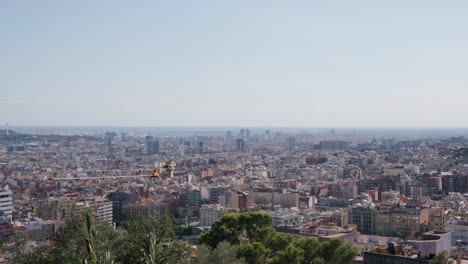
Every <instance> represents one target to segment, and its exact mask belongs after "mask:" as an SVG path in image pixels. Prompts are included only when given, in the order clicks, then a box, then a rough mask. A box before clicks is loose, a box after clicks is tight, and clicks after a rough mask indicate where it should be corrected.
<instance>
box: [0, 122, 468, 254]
mask: <svg viewBox="0 0 468 264" xmlns="http://www.w3.org/2000/svg"><path fill="white" fill-rule="evenodd" d="M70 129H73V128H70ZM311 130H312V131H314V132H309V131H307V129H303V130H297V131H295V132H290V131H294V129H289V131H288V129H283V130H279V131H282V132H278V131H275V129H265V130H260V129H249V128H240V129H237V130H228V131H225V132H221V131H220V129H217V130H214V131H209V130H207V131H190V130H188V129H185V130H184V129H181V130H180V131H177V130H175V131H174V132H173V134H172V135H171V133H172V132H170V131H166V132H163V133H159V134H158V133H157V132H156V133H153V134H149V133H148V134H142V133H141V132H140V133H141V134H137V133H133V132H130V133H129V132H121V131H108V132H105V133H94V134H83V133H82V134H80V135H75V134H72V133H69V134H65V133H62V134H26V133H20V132H16V131H14V130H11V129H6V130H2V131H0V144H1V148H0V180H1V186H2V191H1V192H0V199H1V200H0V201H1V203H0V216H1V219H2V225H1V228H0V238H1V240H2V241H4V245H10V244H11V245H14V243H15V239H17V237H21V236H23V235H26V237H27V239H28V241H29V242H30V244H29V245H30V246H31V247H32V248H35V247H40V246H41V245H44V244H48V243H50V242H51V241H52V240H53V238H54V235H55V233H56V232H57V230H59V229H60V228H61V227H63V226H64V224H65V222H66V221H67V220H69V219H70V218H71V217H77V213H76V212H84V211H86V210H89V211H90V212H91V214H92V216H93V218H94V219H95V221H96V222H97V223H101V222H107V223H109V224H111V225H113V226H114V228H119V227H120V226H122V224H123V223H124V222H125V221H129V220H132V219H137V218H153V217H156V218H158V217H162V216H171V217H172V218H173V220H174V224H175V225H176V226H179V227H182V228H184V230H185V231H184V233H180V234H178V239H180V240H181V241H185V242H186V243H188V244H190V245H192V246H193V247H194V248H196V247H197V245H199V241H200V239H201V237H202V234H203V233H206V232H207V231H208V230H209V229H210V227H211V226H212V225H213V224H214V223H215V222H216V221H217V220H219V219H221V218H222V217H223V216H225V215H227V214H230V213H246V212H263V213H265V214H267V215H269V216H271V219H272V225H273V227H274V228H275V229H276V230H277V231H278V232H281V233H285V234H290V235H291V236H293V237H302V238H309V237H315V238H317V239H318V240H319V241H327V240H330V239H336V238H338V239H339V240H341V241H342V242H343V243H344V244H347V245H349V246H351V247H354V248H356V249H357V253H358V254H357V256H356V258H355V260H354V261H355V262H354V263H383V262H379V261H383V259H396V258H398V262H397V261H396V260H392V261H394V262H392V263H426V262H427V263H429V262H428V261H429V259H430V258H433V257H434V256H436V255H438V254H440V253H442V252H443V251H445V252H447V253H448V256H450V257H452V258H458V257H461V258H465V257H468V251H466V250H465V245H467V244H468V207H467V206H468V204H467V199H468V195H467V191H468V144H467V143H468V141H467V140H465V137H464V136H440V135H438V134H440V131H439V133H433V134H436V136H433V137H430V136H427V137H424V138H418V137H415V136H414V135H412V134H411V133H410V132H411V131H409V132H408V131H407V133H406V135H405V131H404V130H402V131H401V134H400V136H394V137H382V136H381V137H372V136H370V134H372V133H373V132H372V131H367V132H366V131H365V130H364V131H359V130H352V129H342V130H340V129H329V130H327V129H321V130H320V129H315V130H313V129H311ZM382 131H383V132H385V130H384V129H383V130H382ZM386 133H387V134H388V133H390V134H391V133H392V132H391V131H390V132H386ZM427 133H428V134H430V132H427ZM447 133H449V134H450V133H453V131H452V132H451V131H448V132H447ZM462 133H463V131H462ZM160 134H163V135H164V136H161V135H160ZM381 134H385V133H381ZM413 134H414V133H413ZM7 248H8V247H6V246H4V253H3V255H2V256H3V257H2V258H1V261H2V262H6V263H9V262H8V261H11V254H9V251H8V250H7ZM390 252H392V253H390ZM424 261H426V262H424ZM386 263H388V262H386Z"/></svg>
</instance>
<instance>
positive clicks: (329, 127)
mask: <svg viewBox="0 0 468 264" xmlns="http://www.w3.org/2000/svg"><path fill="white" fill-rule="evenodd" d="M2 127H3V128H6V127H8V128H10V129H11V128H15V127H17V128H218V129H220V128H246V129H247V128H257V129H259V128H301V129H310V128H312V129H339V128H341V129H369V128H370V129H375V128H377V129H381V128H384V129H468V126H459V127H456V126H249V125H245V126H240V125H226V126H218V125H192V126H190V125H160V126H148V125H10V124H4V125H3V126H2Z"/></svg>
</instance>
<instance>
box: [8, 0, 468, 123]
mask: <svg viewBox="0 0 468 264" xmlns="http://www.w3.org/2000/svg"><path fill="white" fill-rule="evenodd" d="M467 17H468V3H466V2H464V1H452V2H450V3H444V4H442V3H440V2H439V1H412V2H410V3H409V2H407V1H393V2H392V3H376V2H373V1H360V2H357V3H350V2H347V1H336V2H333V3H332V2H327V3H310V2H306V1H298V2H295V3H294V4H290V3H287V4H286V3H281V2H277V1H268V2H263V1H260V2H256V3H251V2H237V3H219V2H215V1H207V2H204V3H193V2H185V3H183V4H180V3H162V2H153V1H150V2H142V3H140V4H139V5H135V4H132V3H122V2H120V3H116V2H110V1H102V2H99V3H96V2H94V1H80V2H79V3H61V2H57V1H41V2H40V3H36V2H33V1H25V2H16V1H15V2H13V1H7V2H2V3H1V4H0V32H2V33H3V39H4V40H6V41H2V42H1V43H0V57H2V58H3V60H2V61H3V63H1V64H0V65H1V66H0V87H1V88H0V90H1V92H2V93H1V95H0V109H1V111H0V122H1V123H2V124H6V123H8V124H10V126H199V127H204V126H216V127H224V126H236V127H240V126H249V127H282V126H285V127H468V120H467V119H466V116H468V108H466V99H465V98H466V97H467V96H468V89H467V88H468V76H467V75H466V74H465V71H464V69H466V67H467V66H468V65H467V64H468V52H466V49H465V47H466V46H468V31H466V30H465V28H466V27H467V26H468V19H467Z"/></svg>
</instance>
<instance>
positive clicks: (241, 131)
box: [239, 128, 245, 138]
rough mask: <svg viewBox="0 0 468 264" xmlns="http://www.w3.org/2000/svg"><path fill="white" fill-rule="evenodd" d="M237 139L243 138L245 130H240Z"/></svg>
mask: <svg viewBox="0 0 468 264" xmlns="http://www.w3.org/2000/svg"><path fill="white" fill-rule="evenodd" d="M239 138H245V129H243V128H242V129H241V130H240V135H239Z"/></svg>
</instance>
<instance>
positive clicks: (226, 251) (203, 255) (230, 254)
mask: <svg viewBox="0 0 468 264" xmlns="http://www.w3.org/2000/svg"><path fill="white" fill-rule="evenodd" d="M237 248H238V247H237V246H234V245H231V244H229V243H228V242H221V243H219V244H218V246H217V247H216V248H215V249H213V250H212V249H211V248H210V247H208V246H205V245H200V246H199V247H198V249H197V256H196V257H195V258H193V259H192V261H191V262H190V263H191V264H205V263H210V264H228V263H229V264H245V261H244V260H243V259H238V258H237Z"/></svg>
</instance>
